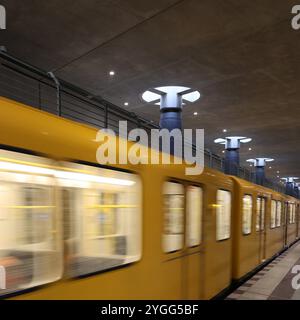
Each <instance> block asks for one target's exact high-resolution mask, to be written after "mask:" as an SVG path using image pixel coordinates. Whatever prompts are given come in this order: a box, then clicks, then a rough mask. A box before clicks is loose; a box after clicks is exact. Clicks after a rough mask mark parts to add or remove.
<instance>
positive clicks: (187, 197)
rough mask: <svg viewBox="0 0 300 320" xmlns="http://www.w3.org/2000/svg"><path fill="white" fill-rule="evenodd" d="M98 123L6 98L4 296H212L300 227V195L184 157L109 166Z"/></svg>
mask: <svg viewBox="0 0 300 320" xmlns="http://www.w3.org/2000/svg"><path fill="white" fill-rule="evenodd" d="M95 136H96V129H93V128H90V127H88V126H85V125H82V124H78V123H75V122H72V121H69V120H65V119H62V118H59V117H56V116H54V115H51V114H48V113H45V112H41V111H39V110H36V109H33V108H30V107H26V106H24V105H21V104H19V103H16V102H13V101H10V100H7V99H5V98H0V144H1V148H0V194H1V197H0V207H1V209H0V266H1V269H0V271H1V273H2V280H3V276H4V278H5V281H2V282H1V283H0V285H1V287H0V296H1V297H2V298H4V297H13V298H17V299H210V298H212V297H214V296H216V295H217V294H219V293H220V292H221V291H222V290H224V289H226V288H227V287H228V286H229V285H230V284H231V282H232V281H233V280H238V279H241V278H242V277H244V276H245V275H247V274H248V273H249V272H251V271H252V270H254V269H255V268H257V267H258V266H259V265H260V264H261V263H263V262H264V261H266V260H268V259H270V258H272V257H273V256H274V255H276V254H277V253H278V252H280V251H281V250H282V249H283V248H284V247H285V246H288V245H289V244H291V243H293V242H294V241H296V239H297V238H298V236H299V231H300V224H299V203H300V202H299V200H297V199H295V198H292V197H289V196H286V195H283V194H280V193H277V192H274V191H272V190H270V189H267V188H264V187H261V186H258V185H254V184H251V183H249V182H247V181H244V180H241V179H239V178H236V177H231V176H227V175H224V174H223V173H221V172H218V171H214V170H211V169H205V170H204V172H203V173H202V174H201V175H199V176H186V175H185V170H184V169H185V168H184V167H183V166H181V165H131V164H130V165H116V166H115V167H114V168H112V167H103V166H101V167H100V166H99V165H98V164H97V161H96V149H97V147H98V146H97V143H96V142H95Z"/></svg>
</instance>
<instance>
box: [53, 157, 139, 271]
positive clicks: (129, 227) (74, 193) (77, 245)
mask: <svg viewBox="0 0 300 320" xmlns="http://www.w3.org/2000/svg"><path fill="white" fill-rule="evenodd" d="M61 167H62V170H61V171H60V172H59V173H57V178H58V183H59V185H60V188H61V190H62V192H61V203H62V209H63V214H64V238H65V243H66V248H65V249H66V253H67V275H68V276H70V277H78V276H82V275H88V274H92V273H95V272H99V271H103V270H108V269H111V268H114V267H117V266H120V265H123V264H128V263H131V262H134V261H137V260H139V259H140V257H141V184H140V181H139V178H138V177H137V176H136V175H135V174H131V173H125V172H120V171H115V170H110V169H104V168H97V167H93V166H88V165H82V164H76V163H69V162H63V163H61Z"/></svg>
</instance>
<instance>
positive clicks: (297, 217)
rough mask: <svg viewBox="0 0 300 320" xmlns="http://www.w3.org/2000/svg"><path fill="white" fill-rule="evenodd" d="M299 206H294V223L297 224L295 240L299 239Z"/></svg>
mask: <svg viewBox="0 0 300 320" xmlns="http://www.w3.org/2000/svg"><path fill="white" fill-rule="evenodd" d="M299 213H300V212H299V204H296V223H297V227H296V229H297V230H296V238H297V239H298V238H299V231H300V230H299V228H300V221H299V218H300V217H299Z"/></svg>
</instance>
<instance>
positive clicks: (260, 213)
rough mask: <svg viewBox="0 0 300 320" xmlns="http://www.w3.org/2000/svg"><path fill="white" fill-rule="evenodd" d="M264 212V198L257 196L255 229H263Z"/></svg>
mask: <svg viewBox="0 0 300 320" xmlns="http://www.w3.org/2000/svg"><path fill="white" fill-rule="evenodd" d="M265 212H266V199H265V198H263V197H258V198H257V204H256V231H263V230H264V229H265Z"/></svg>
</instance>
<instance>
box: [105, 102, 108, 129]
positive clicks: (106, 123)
mask: <svg viewBox="0 0 300 320" xmlns="http://www.w3.org/2000/svg"><path fill="white" fill-rule="evenodd" d="M104 128H106V129H107V128H108V106H107V103H104Z"/></svg>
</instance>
